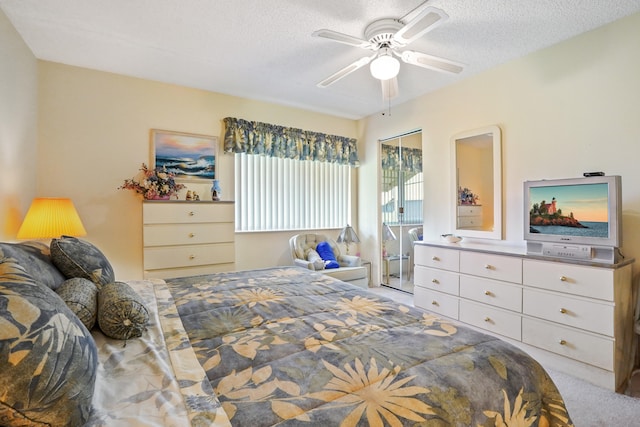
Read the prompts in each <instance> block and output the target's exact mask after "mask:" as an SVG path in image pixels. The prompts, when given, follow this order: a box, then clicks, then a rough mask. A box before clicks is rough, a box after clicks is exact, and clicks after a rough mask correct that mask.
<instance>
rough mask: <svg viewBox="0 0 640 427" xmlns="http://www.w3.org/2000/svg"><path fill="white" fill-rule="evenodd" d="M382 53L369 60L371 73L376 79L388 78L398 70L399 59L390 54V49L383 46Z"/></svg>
mask: <svg viewBox="0 0 640 427" xmlns="http://www.w3.org/2000/svg"><path fill="white" fill-rule="evenodd" d="M381 51H382V53H380V55H378V57H377V58H376V59H374V60H373V61H371V65H370V70H371V75H372V76H373V77H375V78H376V79H378V80H389V79H392V78H394V77H395V76H397V75H398V73H399V72H400V61H398V59H397V58H394V57H393V55H392V54H391V49H389V48H383V49H381Z"/></svg>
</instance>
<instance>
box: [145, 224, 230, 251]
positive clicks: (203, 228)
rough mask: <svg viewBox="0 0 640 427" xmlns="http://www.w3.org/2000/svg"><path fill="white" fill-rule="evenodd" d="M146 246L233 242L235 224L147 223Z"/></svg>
mask: <svg viewBox="0 0 640 427" xmlns="http://www.w3.org/2000/svg"><path fill="white" fill-rule="evenodd" d="M143 238H144V245H145V246H169V245H193V244H202V243H221V242H233V241H234V238H235V232H234V230H233V225H232V224H229V223H224V222H217V223H195V224H147V225H144V226H143Z"/></svg>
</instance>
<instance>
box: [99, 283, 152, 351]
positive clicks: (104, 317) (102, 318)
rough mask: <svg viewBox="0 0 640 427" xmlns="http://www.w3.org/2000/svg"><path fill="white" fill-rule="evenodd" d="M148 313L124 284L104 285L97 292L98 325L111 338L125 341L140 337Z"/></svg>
mask: <svg viewBox="0 0 640 427" xmlns="http://www.w3.org/2000/svg"><path fill="white" fill-rule="evenodd" d="M148 322H149V312H148V311H147V308H146V307H145V306H144V303H143V301H142V298H140V296H139V295H138V294H137V293H136V291H134V290H133V289H132V288H131V286H129V285H127V284H126V283H124V282H113V283H108V284H106V285H104V286H103V287H102V288H101V289H100V291H99V292H98V325H99V326H100V330H102V332H103V333H104V334H105V335H106V336H108V337H111V338H115V339H119V340H127V339H129V338H136V337H139V336H141V335H142V332H144V331H145V330H146V327H147V323H148Z"/></svg>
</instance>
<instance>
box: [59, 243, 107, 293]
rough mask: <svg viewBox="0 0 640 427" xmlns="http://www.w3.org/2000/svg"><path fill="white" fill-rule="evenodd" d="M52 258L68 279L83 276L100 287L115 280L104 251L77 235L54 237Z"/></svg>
mask: <svg viewBox="0 0 640 427" xmlns="http://www.w3.org/2000/svg"><path fill="white" fill-rule="evenodd" d="M51 259H52V261H53V264H54V265H55V266H56V267H58V269H59V270H60V271H61V272H62V274H64V276H65V277H66V278H67V279H73V278H74V277H82V278H83V279H87V280H91V281H92V282H93V283H95V284H96V285H98V289H100V287H101V286H102V285H106V284H107V283H111V282H113V281H114V280H115V275H114V273H113V268H112V267H111V264H110V263H109V261H108V260H107V258H106V257H105V256H104V255H103V253H102V252H100V250H99V249H98V248H96V247H95V246H93V245H92V244H91V243H89V242H87V241H84V240H80V239H76V238H75V237H69V236H63V237H61V238H60V239H53V240H52V241H51Z"/></svg>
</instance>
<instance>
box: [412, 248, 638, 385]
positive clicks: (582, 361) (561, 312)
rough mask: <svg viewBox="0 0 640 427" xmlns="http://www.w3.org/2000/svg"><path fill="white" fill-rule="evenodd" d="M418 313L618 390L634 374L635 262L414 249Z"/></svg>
mask: <svg viewBox="0 0 640 427" xmlns="http://www.w3.org/2000/svg"><path fill="white" fill-rule="evenodd" d="M415 264H416V265H415V282H414V284H415V291H414V292H415V293H414V303H415V305H416V306H417V307H420V308H423V309H425V310H429V311H433V312H436V313H439V314H442V315H444V316H447V317H451V318H453V319H457V320H459V321H461V322H463V323H466V324H469V325H471V326H472V327H474V328H476V329H480V330H482V331H485V332H488V333H490V334H494V335H497V336H500V337H501V338H503V339H505V340H506V341H509V342H511V343H512V344H515V345H517V346H519V347H521V348H523V349H524V350H525V351H527V352H529V353H530V354H531V355H533V356H534V357H536V358H537V359H538V360H539V361H540V362H541V363H543V364H544V365H546V366H550V367H553V368H554V369H557V370H560V371H563V372H566V373H569V374H572V375H575V376H578V377H581V378H584V379H586V380H588V381H591V382H593V383H595V384H597V385H600V386H602V387H605V388H608V389H611V390H618V391H620V390H621V389H622V388H624V387H625V385H626V381H627V380H628V378H629V375H630V374H631V370H632V368H633V360H634V355H633V354H632V351H633V347H634V346H633V340H634V339H635V335H634V331H633V327H634V322H633V309H634V305H635V304H634V301H633V292H632V268H633V260H629V261H626V262H624V263H620V264H617V265H602V264H599V265H595V264H587V263H579V264H578V263H572V262H561V261H557V260H551V259H544V258H540V257H529V256H526V255H524V254H523V253H522V252H521V251H519V250H504V249H499V250H491V249H490V245H483V244H478V245H474V244H468V245H467V244H458V245H451V244H444V243H437V242H419V243H416V246H415Z"/></svg>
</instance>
